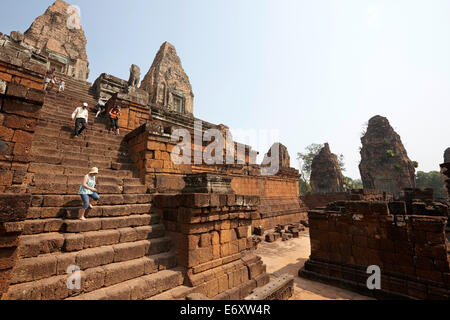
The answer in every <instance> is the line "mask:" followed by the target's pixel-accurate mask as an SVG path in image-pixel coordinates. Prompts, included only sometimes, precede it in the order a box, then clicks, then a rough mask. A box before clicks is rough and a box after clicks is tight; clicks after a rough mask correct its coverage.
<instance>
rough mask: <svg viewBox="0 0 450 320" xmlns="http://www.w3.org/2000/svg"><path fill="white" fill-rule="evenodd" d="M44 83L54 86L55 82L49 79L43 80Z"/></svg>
mask: <svg viewBox="0 0 450 320" xmlns="http://www.w3.org/2000/svg"><path fill="white" fill-rule="evenodd" d="M44 82H45V83H50V82H51V83H53V84H55V80H53V79H50V78H45V80H44Z"/></svg>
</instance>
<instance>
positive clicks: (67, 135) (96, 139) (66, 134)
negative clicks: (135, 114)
mask: <svg viewBox="0 0 450 320" xmlns="http://www.w3.org/2000/svg"><path fill="white" fill-rule="evenodd" d="M72 134H73V128H72V127H71V128H69V127H66V126H57V127H38V128H36V131H35V135H40V136H47V137H56V138H63V139H72ZM79 138H80V139H77V140H79V141H82V140H83V141H85V142H93V143H104V144H120V145H123V146H127V144H126V143H124V142H123V138H122V137H120V136H117V135H110V134H103V135H97V134H92V133H91V132H88V135H86V136H80V137H79Z"/></svg>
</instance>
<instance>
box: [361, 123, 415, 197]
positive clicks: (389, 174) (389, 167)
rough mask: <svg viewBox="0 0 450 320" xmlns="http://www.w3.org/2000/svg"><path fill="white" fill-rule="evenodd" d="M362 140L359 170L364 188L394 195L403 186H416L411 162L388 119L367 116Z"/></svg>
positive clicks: (397, 193)
mask: <svg viewBox="0 0 450 320" xmlns="http://www.w3.org/2000/svg"><path fill="white" fill-rule="evenodd" d="M361 142H362V149H361V164H360V165H359V169H360V172H361V178H362V181H363V184H364V188H366V189H378V190H381V191H386V192H391V193H393V194H394V195H399V193H400V192H401V191H402V190H403V189H404V188H415V185H416V182H415V168H414V164H413V162H412V161H411V160H410V159H409V158H408V154H407V152H406V150H405V148H404V146H403V144H402V141H401V139H400V136H399V135H398V134H397V133H396V132H395V131H394V129H393V128H392V127H391V125H390V124H389V121H388V119H386V118H384V117H381V116H375V117H373V118H372V119H370V121H369V126H368V128H367V132H366V134H365V135H364V137H362V138H361Z"/></svg>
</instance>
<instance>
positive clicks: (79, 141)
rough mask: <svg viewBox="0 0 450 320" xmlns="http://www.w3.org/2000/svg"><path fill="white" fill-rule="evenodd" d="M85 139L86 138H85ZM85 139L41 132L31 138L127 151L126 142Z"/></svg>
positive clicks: (40, 140) (51, 142)
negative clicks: (47, 134)
mask: <svg viewBox="0 0 450 320" xmlns="http://www.w3.org/2000/svg"><path fill="white" fill-rule="evenodd" d="M85 139H86V138H85ZM85 139H72V138H62V137H49V136H45V135H41V134H35V136H34V138H33V142H47V143H48V144H58V145H61V144H65V145H69V146H73V147H79V148H85V149H89V148H93V149H100V150H104V151H106V150H108V151H115V152H117V151H122V152H127V151H128V145H127V144H126V143H106V142H105V141H102V142H98V140H97V142H93V141H86V140H85Z"/></svg>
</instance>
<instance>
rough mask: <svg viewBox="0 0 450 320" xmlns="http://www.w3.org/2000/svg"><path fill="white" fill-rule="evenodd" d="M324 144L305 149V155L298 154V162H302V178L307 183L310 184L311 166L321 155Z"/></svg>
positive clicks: (312, 145)
mask: <svg viewBox="0 0 450 320" xmlns="http://www.w3.org/2000/svg"><path fill="white" fill-rule="evenodd" d="M322 148H323V144H317V143H313V144H311V145H309V146H307V147H306V148H305V150H306V152H305V153H300V152H299V153H298V154H297V160H298V161H299V162H300V170H301V173H302V177H303V178H304V180H305V181H307V182H308V183H309V179H310V178H311V166H312V161H313V160H314V158H315V157H316V156H317V155H318V154H319V152H320V150H322Z"/></svg>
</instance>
